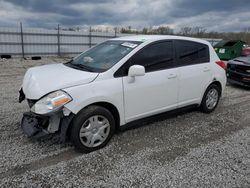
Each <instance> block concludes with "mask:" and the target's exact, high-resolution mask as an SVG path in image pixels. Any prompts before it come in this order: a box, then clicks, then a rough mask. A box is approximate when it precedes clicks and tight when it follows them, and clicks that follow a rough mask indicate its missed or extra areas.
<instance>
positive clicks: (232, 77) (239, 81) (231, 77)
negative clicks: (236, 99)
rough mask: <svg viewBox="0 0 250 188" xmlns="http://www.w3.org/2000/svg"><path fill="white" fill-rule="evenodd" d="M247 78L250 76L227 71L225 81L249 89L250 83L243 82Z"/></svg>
mask: <svg viewBox="0 0 250 188" xmlns="http://www.w3.org/2000/svg"><path fill="white" fill-rule="evenodd" d="M249 77H250V75H246V74H242V73H239V72H235V71H227V81H228V82H229V83H231V84H236V85H240V86H244V87H250V81H247V80H244V78H249Z"/></svg>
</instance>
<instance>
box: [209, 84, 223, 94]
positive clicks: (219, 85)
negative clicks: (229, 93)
mask: <svg viewBox="0 0 250 188" xmlns="http://www.w3.org/2000/svg"><path fill="white" fill-rule="evenodd" d="M212 84H214V85H216V86H218V87H219V89H220V95H221V91H222V86H221V83H220V82H219V81H214V82H212V83H211V84H210V85H212Z"/></svg>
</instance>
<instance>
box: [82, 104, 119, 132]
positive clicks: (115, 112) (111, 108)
mask: <svg viewBox="0 0 250 188" xmlns="http://www.w3.org/2000/svg"><path fill="white" fill-rule="evenodd" d="M92 105H97V106H101V107H104V108H106V109H107V110H109V111H110V112H111V113H112V114H113V116H114V118H115V128H116V130H118V128H119V126H120V115H119V112H118V110H117V108H116V107H115V106H114V105H113V104H111V103H108V102H97V103H93V104H90V105H88V106H92ZM88 106H87V107H88ZM85 108H86V107H85Z"/></svg>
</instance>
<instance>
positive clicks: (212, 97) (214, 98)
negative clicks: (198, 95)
mask: <svg viewBox="0 0 250 188" xmlns="http://www.w3.org/2000/svg"><path fill="white" fill-rule="evenodd" d="M218 99H219V93H218V91H217V90H216V89H211V90H209V92H208V93H207V97H206V105H207V108H208V109H209V110H212V109H213V108H214V107H215V106H216V105H217V102H218Z"/></svg>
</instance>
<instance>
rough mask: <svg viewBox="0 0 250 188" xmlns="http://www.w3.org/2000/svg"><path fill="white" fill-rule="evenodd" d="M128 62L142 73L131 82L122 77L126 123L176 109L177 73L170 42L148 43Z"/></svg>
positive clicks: (127, 78) (126, 77)
mask: <svg viewBox="0 0 250 188" xmlns="http://www.w3.org/2000/svg"><path fill="white" fill-rule="evenodd" d="M128 63H129V64H130V66H132V65H142V66H144V67H145V70H146V74H145V75H144V76H138V77H135V80H134V81H133V82H131V79H130V78H129V77H128V76H124V77H123V89H124V107H125V120H126V122H130V121H133V120H136V119H140V118H143V117H147V116H150V115H154V114H157V113H160V112H164V111H167V110H172V109H175V108H176V107H177V96H178V76H179V74H178V68H176V67H175V65H174V55H173V43H172V41H161V42H157V43H153V44H150V45H148V46H146V47H145V48H143V49H141V50H140V51H139V52H137V53H136V54H135V55H134V56H133V57H132V58H131V59H130V60H129V61H128Z"/></svg>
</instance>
